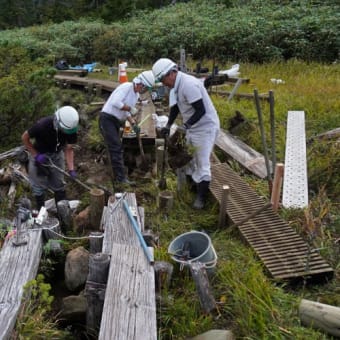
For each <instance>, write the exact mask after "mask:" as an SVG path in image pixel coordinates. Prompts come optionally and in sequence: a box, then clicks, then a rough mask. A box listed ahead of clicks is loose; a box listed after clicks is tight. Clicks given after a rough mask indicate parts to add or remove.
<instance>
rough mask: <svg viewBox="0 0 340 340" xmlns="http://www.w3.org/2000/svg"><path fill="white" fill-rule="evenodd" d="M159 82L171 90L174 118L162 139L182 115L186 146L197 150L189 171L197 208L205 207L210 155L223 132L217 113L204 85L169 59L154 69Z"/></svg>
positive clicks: (157, 64)
mask: <svg viewBox="0 0 340 340" xmlns="http://www.w3.org/2000/svg"><path fill="white" fill-rule="evenodd" d="M152 71H153V74H154V76H155V79H156V80H158V81H160V82H162V83H163V85H165V86H167V87H169V88H170V89H171V90H170V96H169V102H170V103H169V104H170V115H169V120H168V123H167V125H166V127H164V128H163V129H162V131H161V133H162V135H168V134H169V133H170V127H171V125H172V124H173V123H174V121H175V119H176V118H177V115H178V114H179V113H181V116H182V119H183V126H181V127H180V130H182V131H183V132H184V133H186V142H187V144H188V145H191V146H193V148H194V150H195V151H194V154H193V159H192V161H191V162H190V163H189V165H188V166H187V167H186V174H187V175H188V176H191V178H192V180H193V181H194V182H195V183H196V185H197V196H196V199H195V201H194V204H193V208H195V209H202V208H204V206H205V203H206V198H207V194H208V191H209V184H210V181H211V170H210V155H211V152H212V150H213V147H214V144H215V140H216V138H217V135H218V131H219V128H220V121H219V118H218V115H217V112H216V109H215V107H214V105H213V103H212V101H211V99H210V97H209V94H208V92H207V90H206V89H205V87H204V85H203V83H202V82H201V81H200V80H199V79H197V78H196V77H194V76H191V75H188V74H186V73H183V72H181V71H179V70H178V67H177V65H176V64H175V63H174V62H173V61H172V60H170V59H168V58H161V59H159V60H157V61H156V62H155V63H154V64H153V67H152Z"/></svg>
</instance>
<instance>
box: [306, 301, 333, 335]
mask: <svg viewBox="0 0 340 340" xmlns="http://www.w3.org/2000/svg"><path fill="white" fill-rule="evenodd" d="M299 315H300V319H301V321H302V323H303V324H304V325H306V326H310V327H313V328H317V329H322V330H324V331H326V332H327V333H328V334H332V335H334V336H336V337H340V308H339V307H335V306H330V305H325V304H323V303H318V302H314V301H309V300H305V299H302V300H301V303H300V306H299Z"/></svg>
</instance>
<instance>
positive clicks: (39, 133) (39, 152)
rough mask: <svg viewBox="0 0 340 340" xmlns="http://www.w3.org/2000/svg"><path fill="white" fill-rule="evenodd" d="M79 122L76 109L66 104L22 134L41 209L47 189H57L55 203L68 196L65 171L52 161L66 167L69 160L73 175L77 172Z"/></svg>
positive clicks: (32, 184)
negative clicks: (75, 154) (75, 149)
mask: <svg viewBox="0 0 340 340" xmlns="http://www.w3.org/2000/svg"><path fill="white" fill-rule="evenodd" d="M78 125H79V115H78V112H77V110H76V109H75V108H73V107H72V106H63V107H61V108H59V109H58V110H56V112H55V113H54V114H53V115H51V116H48V117H44V118H41V119H40V120H38V121H37V122H36V123H35V124H34V125H33V126H32V127H30V128H29V129H28V130H26V131H25V132H24V133H23V134H22V137H21V139H22V142H23V144H24V146H25V148H26V150H27V151H28V152H29V164H28V175H29V180H30V183H31V186H32V193H33V195H34V196H35V199H36V205H37V209H38V210H40V208H41V207H42V206H44V203H45V194H46V190H47V189H50V190H52V191H53V192H54V198H55V201H56V205H57V202H59V201H61V200H64V199H66V192H65V185H64V175H63V174H62V172H61V171H59V170H57V169H55V168H53V167H50V166H49V165H50V164H54V165H56V166H57V167H58V168H60V169H62V170H64V169H65V160H66V164H67V168H68V171H69V174H70V176H71V177H72V178H76V176H77V174H76V171H75V169H74V152H73V147H72V145H73V144H75V143H76V142H77V130H78Z"/></svg>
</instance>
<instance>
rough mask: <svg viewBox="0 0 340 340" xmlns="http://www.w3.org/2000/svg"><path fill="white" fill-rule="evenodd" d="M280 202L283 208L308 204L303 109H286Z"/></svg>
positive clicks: (303, 206) (301, 206) (300, 206)
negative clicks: (284, 150)
mask: <svg viewBox="0 0 340 340" xmlns="http://www.w3.org/2000/svg"><path fill="white" fill-rule="evenodd" d="M282 204H283V206H284V207H285V208H305V207H307V206H308V183H307V157H306V135H305V112H304V111H288V118H287V135H286V152H285V170H284V177H283V193H282Z"/></svg>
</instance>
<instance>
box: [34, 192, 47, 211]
mask: <svg viewBox="0 0 340 340" xmlns="http://www.w3.org/2000/svg"><path fill="white" fill-rule="evenodd" d="M34 198H35V203H36V206H37V210H38V211H40V209H41V207H43V206H45V195H44V194H41V195H36V196H34Z"/></svg>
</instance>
